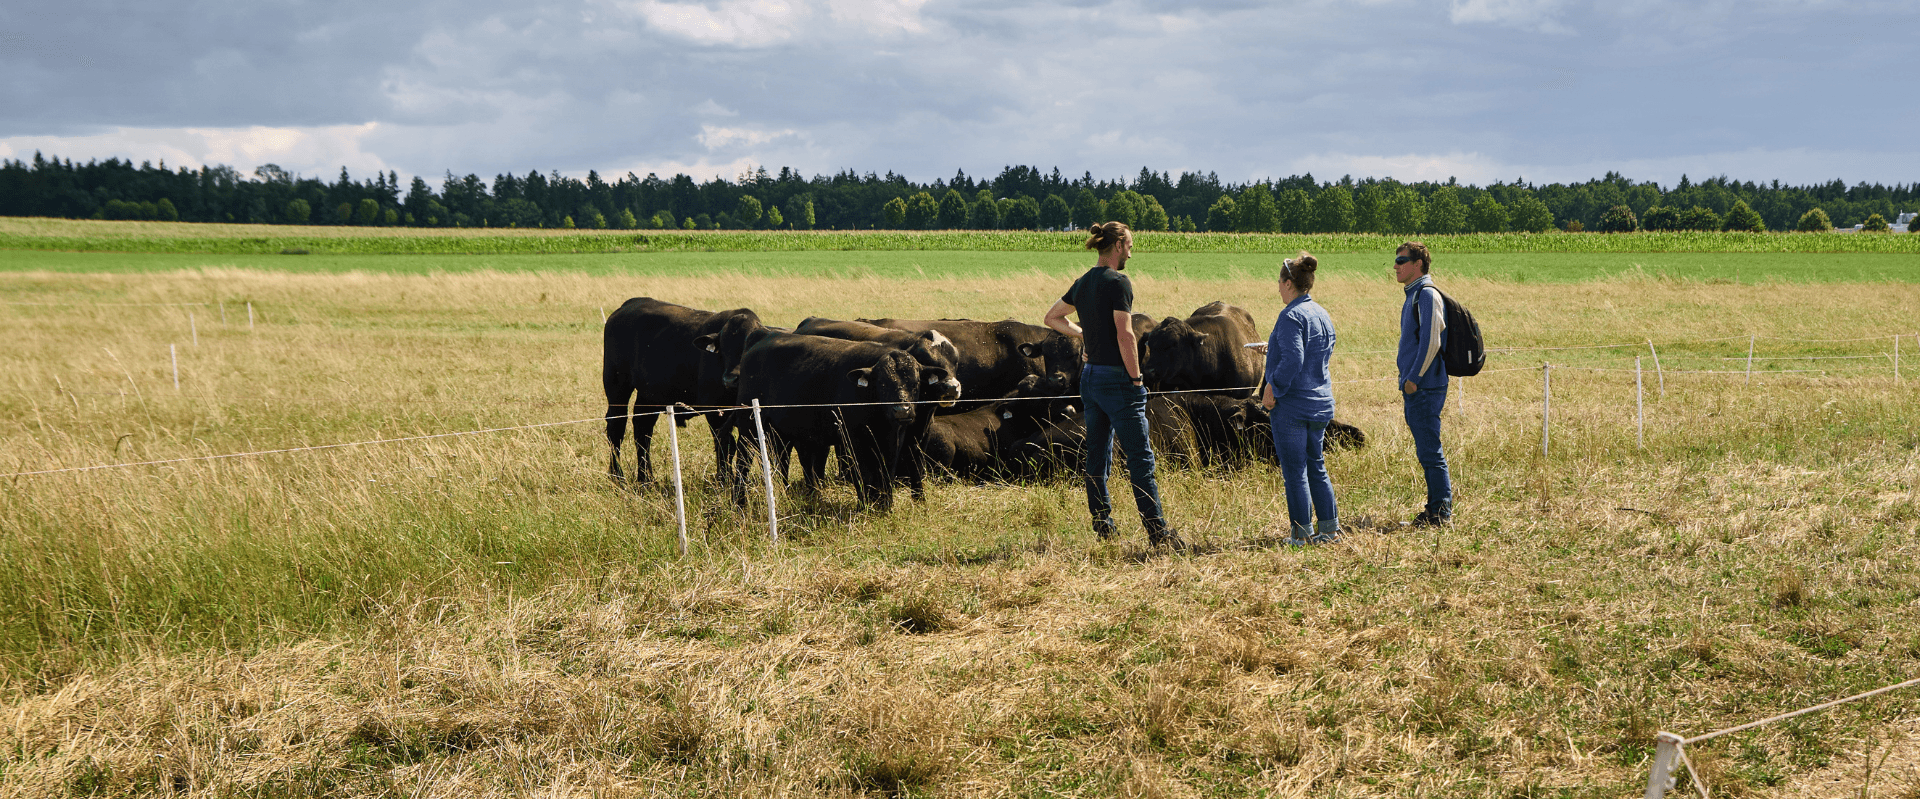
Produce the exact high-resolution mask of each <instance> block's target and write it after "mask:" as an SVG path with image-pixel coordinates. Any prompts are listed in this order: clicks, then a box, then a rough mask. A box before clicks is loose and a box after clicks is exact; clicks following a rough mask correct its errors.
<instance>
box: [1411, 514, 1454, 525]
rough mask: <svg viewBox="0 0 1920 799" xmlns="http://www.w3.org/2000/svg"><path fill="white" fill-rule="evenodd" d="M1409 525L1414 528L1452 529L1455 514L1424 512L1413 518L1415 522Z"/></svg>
mask: <svg viewBox="0 0 1920 799" xmlns="http://www.w3.org/2000/svg"><path fill="white" fill-rule="evenodd" d="M1409 524H1411V525H1413V526H1414V527H1451V526H1453V514H1451V513H1435V512H1433V511H1430V510H1423V511H1421V512H1420V515H1418V516H1415V517H1413V521H1411V522H1409Z"/></svg>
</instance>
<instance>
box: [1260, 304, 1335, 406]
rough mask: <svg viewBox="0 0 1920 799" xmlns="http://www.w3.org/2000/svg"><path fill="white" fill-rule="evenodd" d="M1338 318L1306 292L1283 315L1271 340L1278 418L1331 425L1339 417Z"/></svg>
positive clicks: (1269, 380) (1269, 378)
mask: <svg viewBox="0 0 1920 799" xmlns="http://www.w3.org/2000/svg"><path fill="white" fill-rule="evenodd" d="M1332 358H1333V317H1331V316H1328V315H1327V309H1325V308H1323V307H1321V306H1320V304H1319V303H1317V302H1314V301H1313V297H1312V296H1310V295H1307V294H1302V295H1300V296H1298V297H1295V298H1294V300H1293V302H1290V303H1287V307H1286V308H1285V309H1283V310H1281V311H1280V318H1279V319H1276V320H1274V322H1273V334H1272V335H1269V336H1267V385H1269V386H1272V387H1273V399H1274V404H1273V418H1274V419H1303V420H1306V421H1310V422H1325V421H1329V420H1331V419H1333V380H1332V378H1331V377H1330V376H1329V375H1328V374H1327V361H1328V360H1330V359H1332Z"/></svg>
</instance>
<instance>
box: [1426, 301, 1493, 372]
mask: <svg viewBox="0 0 1920 799" xmlns="http://www.w3.org/2000/svg"><path fill="white" fill-rule="evenodd" d="M1434 291H1436V292H1439V294H1440V302H1441V304H1442V305H1444V306H1446V315H1447V316H1446V319H1447V343H1446V346H1444V347H1441V348H1440V358H1441V359H1442V360H1443V361H1445V362H1446V364H1447V374H1448V375H1449V376H1451V377H1472V376H1474V375H1477V374H1480V369H1481V367H1484V366H1486V365H1487V344H1486V341H1484V340H1482V339H1481V338H1480V323H1479V322H1475V321H1473V312H1472V311H1469V310H1467V306H1465V305H1461V304H1460V303H1459V301H1458V300H1455V299H1454V298H1452V297H1449V296H1447V293H1446V292H1444V291H1440V290H1439V289H1434Z"/></svg>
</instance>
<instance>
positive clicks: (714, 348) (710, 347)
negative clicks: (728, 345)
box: [707, 344, 720, 352]
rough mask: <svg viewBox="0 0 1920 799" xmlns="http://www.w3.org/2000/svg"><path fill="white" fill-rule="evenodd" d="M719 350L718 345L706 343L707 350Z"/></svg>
mask: <svg viewBox="0 0 1920 799" xmlns="http://www.w3.org/2000/svg"><path fill="white" fill-rule="evenodd" d="M719 351H720V348H719V347H716V346H714V345H712V344H708V345H707V352H719Z"/></svg>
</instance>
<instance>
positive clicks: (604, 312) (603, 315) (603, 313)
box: [600, 305, 607, 325]
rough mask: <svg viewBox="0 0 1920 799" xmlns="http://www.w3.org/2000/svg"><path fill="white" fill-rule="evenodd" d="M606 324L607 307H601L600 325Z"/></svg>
mask: <svg viewBox="0 0 1920 799" xmlns="http://www.w3.org/2000/svg"><path fill="white" fill-rule="evenodd" d="M606 323H607V306H605V305H602V306H600V324H603V325H604V324H606Z"/></svg>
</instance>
